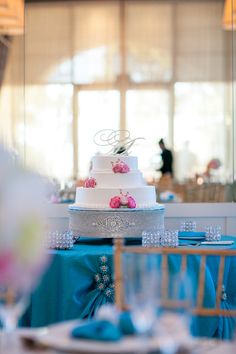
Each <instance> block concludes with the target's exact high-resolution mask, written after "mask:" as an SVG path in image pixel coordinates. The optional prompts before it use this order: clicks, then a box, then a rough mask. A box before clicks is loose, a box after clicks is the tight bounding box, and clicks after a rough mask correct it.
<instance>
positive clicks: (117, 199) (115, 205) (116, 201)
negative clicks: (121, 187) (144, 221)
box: [110, 196, 121, 209]
mask: <svg viewBox="0 0 236 354" xmlns="http://www.w3.org/2000/svg"><path fill="white" fill-rule="evenodd" d="M120 205H121V201H120V197H119V196H116V197H113V198H111V199H110V207H111V208H113V209H117V208H119V207H120Z"/></svg>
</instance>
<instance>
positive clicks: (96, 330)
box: [71, 311, 136, 342]
mask: <svg viewBox="0 0 236 354" xmlns="http://www.w3.org/2000/svg"><path fill="white" fill-rule="evenodd" d="M135 333H136V331H135V328H134V325H133V322H132V319H131V316H130V313H129V312H128V311H126V312H123V313H122V314H121V315H120V318H119V323H118V324H117V325H116V324H114V323H112V322H110V321H108V320H96V319H94V320H89V321H85V322H84V324H81V325H79V326H77V327H75V328H74V329H73V330H72V332H71V335H72V337H74V338H79V339H90V340H98V341H104V342H106V341H110V342H115V341H118V340H120V339H121V338H122V337H123V336H124V335H133V334H135Z"/></svg>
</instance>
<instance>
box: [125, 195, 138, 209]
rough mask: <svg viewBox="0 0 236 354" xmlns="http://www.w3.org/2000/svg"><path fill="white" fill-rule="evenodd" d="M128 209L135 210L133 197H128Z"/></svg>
mask: <svg viewBox="0 0 236 354" xmlns="http://www.w3.org/2000/svg"><path fill="white" fill-rule="evenodd" d="M127 206H128V208H131V209H134V208H136V201H135V200H134V198H133V197H131V196H129V197H128V204H127Z"/></svg>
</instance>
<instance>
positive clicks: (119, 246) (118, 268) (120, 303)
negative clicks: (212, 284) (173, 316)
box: [114, 239, 236, 317]
mask: <svg viewBox="0 0 236 354" xmlns="http://www.w3.org/2000/svg"><path fill="white" fill-rule="evenodd" d="M114 243H115V253H114V267H115V301H116V305H117V307H118V308H119V309H121V310H123V309H125V308H126V305H125V302H124V287H123V274H122V255H123V254H125V253H129V254H130V253H132V254H133V253H134V254H159V255H161V256H162V257H161V272H162V284H161V298H162V299H164V305H165V306H167V307H170V308H175V307H176V308H178V304H176V303H175V302H174V301H172V300H169V299H168V276H169V274H168V256H169V255H181V256H182V257H181V266H180V272H185V271H186V270H187V257H188V256H190V255H196V256H201V257H200V269H199V280H198V287H197V298H196V305H195V307H194V308H192V313H193V314H194V315H198V316H224V317H227V316H228V317H229V316H232V317H233V316H236V310H232V309H222V308H221V297H222V286H223V277H224V269H225V260H226V257H235V256H236V250H232V249H231V250H225V249H207V248H205V249H204V248H188V247H181V248H158V247H150V248H149V247H142V246H125V245H124V242H123V239H116V240H115V242H114ZM209 256H219V257H220V263H219V268H218V281H217V289H216V306H215V308H206V307H204V304H203V300H204V285H205V269H206V260H207V257H209Z"/></svg>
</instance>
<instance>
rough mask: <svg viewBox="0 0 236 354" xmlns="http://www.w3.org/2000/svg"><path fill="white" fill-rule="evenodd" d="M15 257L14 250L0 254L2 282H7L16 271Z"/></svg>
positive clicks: (0, 280)
mask: <svg viewBox="0 0 236 354" xmlns="http://www.w3.org/2000/svg"><path fill="white" fill-rule="evenodd" d="M15 263H16V261H15V257H14V255H13V253H12V252H10V251H5V252H3V253H2V254H0V283H1V282H6V281H8V280H9V278H10V277H11V275H12V273H13V272H14V265H15Z"/></svg>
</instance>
